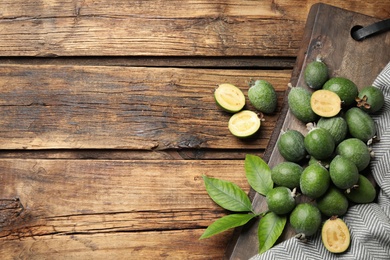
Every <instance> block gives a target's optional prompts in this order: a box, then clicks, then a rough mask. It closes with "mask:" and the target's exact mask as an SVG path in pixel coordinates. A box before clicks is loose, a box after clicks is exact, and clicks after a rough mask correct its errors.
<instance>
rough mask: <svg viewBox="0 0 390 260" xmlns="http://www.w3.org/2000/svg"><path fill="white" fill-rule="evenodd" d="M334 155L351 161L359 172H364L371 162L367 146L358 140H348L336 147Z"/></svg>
mask: <svg viewBox="0 0 390 260" xmlns="http://www.w3.org/2000/svg"><path fill="white" fill-rule="evenodd" d="M336 154H339V155H341V156H343V157H345V158H347V159H349V160H351V161H352V162H353V163H354V164H355V165H356V166H357V168H358V170H359V171H362V170H364V169H365V168H366V167H367V166H368V165H369V164H370V161H371V151H370V149H369V148H368V146H367V145H366V144H365V143H364V142H363V141H362V140H360V139H358V138H348V139H345V140H344V141H342V142H341V143H340V144H339V145H338V146H337V147H336Z"/></svg>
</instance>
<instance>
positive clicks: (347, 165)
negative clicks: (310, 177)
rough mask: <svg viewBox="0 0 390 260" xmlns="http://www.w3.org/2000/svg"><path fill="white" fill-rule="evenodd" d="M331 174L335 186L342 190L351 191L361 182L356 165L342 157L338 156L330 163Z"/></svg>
mask: <svg viewBox="0 0 390 260" xmlns="http://www.w3.org/2000/svg"><path fill="white" fill-rule="evenodd" d="M329 174H330V178H331V180H332V182H333V184H334V185H335V186H336V187H337V188H339V189H342V190H348V189H351V188H352V187H353V186H354V185H356V184H357V182H358V180H359V170H358V168H357V167H356V165H355V164H354V163H353V162H352V161H351V160H349V159H347V158H345V157H343V156H341V155H336V156H335V157H334V158H333V160H332V161H331V162H330V165H329Z"/></svg>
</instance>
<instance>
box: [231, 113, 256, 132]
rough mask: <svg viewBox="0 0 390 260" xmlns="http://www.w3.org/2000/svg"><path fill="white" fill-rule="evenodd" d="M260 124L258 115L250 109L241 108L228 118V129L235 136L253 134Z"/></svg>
mask: <svg viewBox="0 0 390 260" xmlns="http://www.w3.org/2000/svg"><path fill="white" fill-rule="evenodd" d="M260 125H261V120H260V118H259V116H258V115H257V114H256V113H255V112H253V111H250V110H242V111H240V112H238V113H236V114H234V115H232V116H231V117H230V119H229V125H228V126H229V130H230V132H231V133H232V134H233V135H234V136H237V137H240V138H245V137H250V136H252V135H253V134H255V133H256V132H257V131H258V130H259V129H260Z"/></svg>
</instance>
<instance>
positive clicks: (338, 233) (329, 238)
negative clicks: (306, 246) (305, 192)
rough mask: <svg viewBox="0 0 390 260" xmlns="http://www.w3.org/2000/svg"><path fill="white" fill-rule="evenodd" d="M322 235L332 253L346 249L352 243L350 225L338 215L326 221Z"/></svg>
mask: <svg viewBox="0 0 390 260" xmlns="http://www.w3.org/2000/svg"><path fill="white" fill-rule="evenodd" d="M321 237H322V242H323V244H324V246H325V248H326V249H328V250H329V251H330V252H332V253H342V252H344V251H346V250H347V249H348V247H349V244H350V243H351V236H350V233H349V229H348V226H347V225H346V224H345V222H344V221H343V220H341V219H340V218H337V217H332V218H330V219H328V220H327V221H325V223H324V225H323V226H322V230H321Z"/></svg>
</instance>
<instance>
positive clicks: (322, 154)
mask: <svg viewBox="0 0 390 260" xmlns="http://www.w3.org/2000/svg"><path fill="white" fill-rule="evenodd" d="M304 146H305V149H306V151H307V152H308V153H309V154H310V155H311V156H313V157H314V158H316V159H317V160H322V159H327V158H329V157H330V156H331V155H332V154H333V151H334V148H335V142H334V139H333V137H332V135H331V134H330V133H329V131H328V130H326V129H324V128H319V127H315V128H313V129H311V130H310V131H309V133H308V134H307V135H306V136H305V139H304Z"/></svg>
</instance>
